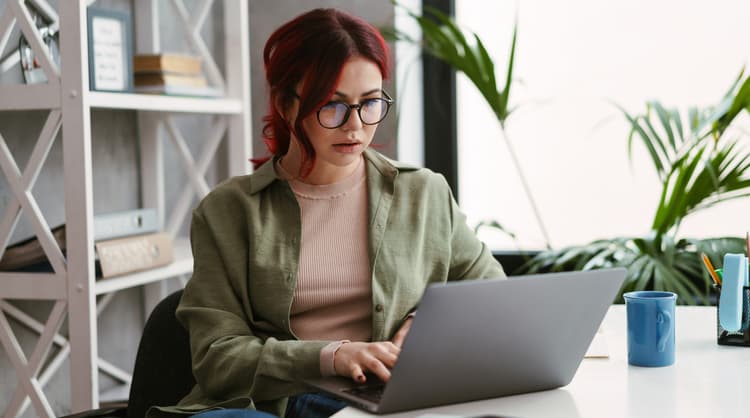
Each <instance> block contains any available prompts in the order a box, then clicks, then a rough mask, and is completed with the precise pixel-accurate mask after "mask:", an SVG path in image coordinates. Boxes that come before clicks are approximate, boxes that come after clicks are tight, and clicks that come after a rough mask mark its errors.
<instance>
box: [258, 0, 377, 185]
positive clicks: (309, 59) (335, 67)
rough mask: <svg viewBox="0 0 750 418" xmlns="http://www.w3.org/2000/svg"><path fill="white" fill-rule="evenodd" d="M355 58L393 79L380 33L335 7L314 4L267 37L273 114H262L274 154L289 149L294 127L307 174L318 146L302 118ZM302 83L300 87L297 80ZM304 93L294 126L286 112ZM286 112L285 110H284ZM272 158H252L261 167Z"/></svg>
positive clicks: (265, 60) (266, 61)
mask: <svg viewBox="0 0 750 418" xmlns="http://www.w3.org/2000/svg"><path fill="white" fill-rule="evenodd" d="M354 57H363V58H366V59H368V60H370V61H372V62H373V63H374V64H375V65H377V66H378V68H379V69H380V73H381V74H382V76H383V79H386V78H388V68H389V65H390V63H389V51H388V46H387V45H386V43H385V40H384V39H383V36H382V35H381V34H380V32H379V31H378V30H377V29H376V28H375V27H374V26H372V25H371V24H369V23H367V22H365V21H364V20H362V19H360V18H358V17H356V16H352V15H350V14H347V13H344V12H341V11H339V10H335V9H315V10H311V11H309V12H307V13H304V14H302V15H300V16H297V17H296V18H294V19H293V20H291V21H289V22H287V23H286V24H284V25H283V26H281V27H280V28H278V29H276V31H275V32H274V33H272V34H271V36H270V37H269V38H268V41H267V42H266V46H265V48H264V50H263V63H264V66H265V71H266V82H267V83H268V87H269V106H268V114H266V115H265V116H264V117H263V141H264V142H265V143H266V147H267V148H268V151H269V152H270V153H271V154H272V155H274V156H281V155H284V154H286V152H287V150H288V149H289V140H290V135H291V132H294V133H295V135H296V137H297V139H299V142H300V146H301V147H300V148H301V151H302V170H301V172H302V175H303V176H304V175H307V174H309V173H310V171H311V170H312V168H313V166H314V164H315V150H314V149H313V146H312V143H311V142H310V139H309V137H308V136H307V133H306V132H305V130H304V128H303V127H302V121H303V120H304V119H305V118H307V117H308V116H310V115H311V114H314V113H315V112H317V111H318V109H319V108H320V107H321V106H323V105H324V104H325V103H327V102H328V101H329V100H330V99H331V97H332V96H333V93H334V92H335V89H336V85H337V84H338V82H339V78H340V77H341V71H342V69H343V67H344V64H345V63H346V62H347V61H348V60H350V59H351V58H354ZM300 82H301V83H302V87H301V90H300V91H296V88H297V85H298V84H299V83H300ZM295 94H299V99H298V100H299V112H298V114H297V118H296V120H295V123H294V126H290V125H289V124H288V123H287V121H286V120H285V118H284V115H283V114H282V113H281V112H283V111H284V109H287V108H288V107H289V106H291V104H292V101H293V100H295ZM280 111H281V112H280ZM268 159H269V157H265V158H258V159H253V160H251V161H252V162H253V164H254V166H255V168H258V166H260V165H261V164H262V163H264V162H266V161H268Z"/></svg>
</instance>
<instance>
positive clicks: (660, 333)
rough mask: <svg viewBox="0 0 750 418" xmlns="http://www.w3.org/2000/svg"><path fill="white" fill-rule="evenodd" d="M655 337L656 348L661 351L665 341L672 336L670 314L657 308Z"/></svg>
mask: <svg viewBox="0 0 750 418" xmlns="http://www.w3.org/2000/svg"><path fill="white" fill-rule="evenodd" d="M656 323H657V336H656V337H657V338H658V341H657V342H656V349H657V350H658V351H659V352H660V353H663V352H664V350H666V348H667V341H669V337H670V336H672V315H671V314H670V313H669V312H668V311H665V310H659V312H658V313H657V314H656Z"/></svg>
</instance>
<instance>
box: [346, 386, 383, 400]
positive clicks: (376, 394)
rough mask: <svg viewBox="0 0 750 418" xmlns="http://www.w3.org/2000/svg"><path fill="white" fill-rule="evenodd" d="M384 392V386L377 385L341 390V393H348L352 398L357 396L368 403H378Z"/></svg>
mask: <svg viewBox="0 0 750 418" xmlns="http://www.w3.org/2000/svg"><path fill="white" fill-rule="evenodd" d="M384 390H385V384H378V385H367V386H357V387H355V388H351V389H345V390H343V392H344V393H348V394H350V395H352V396H358V397H360V398H362V399H366V400H368V401H370V402H374V403H378V402H380V398H381V397H382V396H383V391H384Z"/></svg>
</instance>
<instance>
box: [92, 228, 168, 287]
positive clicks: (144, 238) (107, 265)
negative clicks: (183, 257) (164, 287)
mask: <svg viewBox="0 0 750 418" xmlns="http://www.w3.org/2000/svg"><path fill="white" fill-rule="evenodd" d="M94 246H95V248H96V254H97V256H98V258H99V265H100V267H101V272H102V275H101V277H102V278H108V277H114V276H120V275H123V274H126V273H133V272H136V271H141V270H148V269H151V268H154V267H160V266H164V265H167V264H169V263H171V262H172V261H174V251H173V250H174V249H173V244H172V238H171V237H170V236H169V234H166V233H163V232H157V233H154V234H143V235H135V236H131V237H127V238H117V239H113V240H105V241H99V242H97V243H96V244H95V245H94Z"/></svg>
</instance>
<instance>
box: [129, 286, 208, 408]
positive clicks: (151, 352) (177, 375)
mask: <svg viewBox="0 0 750 418" xmlns="http://www.w3.org/2000/svg"><path fill="white" fill-rule="evenodd" d="M181 297H182V290H178V291H176V292H174V293H172V294H171V295H169V296H167V297H166V298H165V299H164V300H162V301H161V302H159V303H158V304H157V305H156V307H155V308H154V311H153V312H151V315H149V317H148V320H147V321H146V326H145V327H144V329H143V335H142V336H141V341H140V343H139V344H138V353H137V354H136V358H135V366H134V368H133V382H132V383H131V385H130V397H129V399H128V418H143V417H144V416H145V415H146V411H147V410H148V408H150V407H152V406H155V405H159V406H166V405H174V404H176V403H177V402H179V401H180V399H182V398H183V397H184V396H185V395H187V394H188V392H190V390H191V389H192V388H193V386H194V385H195V378H194V377H193V372H192V362H191V358H190V340H189V337H188V332H187V330H185V328H183V327H182V324H180V323H179V322H178V321H177V317H176V316H175V311H176V310H177V305H178V304H179V303H180V298H181Z"/></svg>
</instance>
